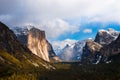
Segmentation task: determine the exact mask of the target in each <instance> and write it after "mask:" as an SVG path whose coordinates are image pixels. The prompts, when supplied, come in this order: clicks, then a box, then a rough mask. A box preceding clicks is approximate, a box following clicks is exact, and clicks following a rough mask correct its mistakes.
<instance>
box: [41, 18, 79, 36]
mask: <svg viewBox="0 0 120 80" xmlns="http://www.w3.org/2000/svg"><path fill="white" fill-rule="evenodd" d="M39 28H40V29H43V30H45V31H46V34H47V37H48V38H57V37H59V36H61V35H62V34H67V33H75V32H78V31H79V27H78V26H74V25H70V24H69V23H68V22H66V21H64V20H62V19H54V20H50V21H44V22H42V24H41V25H40V26H39Z"/></svg>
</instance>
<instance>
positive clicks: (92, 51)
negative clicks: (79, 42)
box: [81, 40, 102, 64]
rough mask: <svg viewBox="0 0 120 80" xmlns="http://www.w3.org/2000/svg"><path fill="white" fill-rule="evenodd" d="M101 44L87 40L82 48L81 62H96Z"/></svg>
mask: <svg viewBox="0 0 120 80" xmlns="http://www.w3.org/2000/svg"><path fill="white" fill-rule="evenodd" d="M101 48H102V46H101V45H100V44H98V43H96V42H94V41H92V40H87V41H86V44H85V46H84V48H83V53H82V60H81V62H82V64H92V63H98V60H99V55H100V53H99V52H100V49H101Z"/></svg>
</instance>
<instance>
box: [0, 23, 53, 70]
mask: <svg viewBox="0 0 120 80" xmlns="http://www.w3.org/2000/svg"><path fill="white" fill-rule="evenodd" d="M1 66H4V67H1ZM5 67H10V68H13V67H14V69H15V68H32V67H42V68H49V69H50V68H52V66H51V65H50V64H49V63H47V62H46V61H44V60H43V59H41V58H38V57H37V56H36V55H34V54H33V53H32V52H31V51H30V50H29V49H28V48H27V47H26V46H25V45H22V44H21V43H20V42H19V41H18V40H17V37H16V35H15V34H14V32H13V31H11V30H10V29H9V28H8V27H7V26H6V25H5V24H3V23H2V22H0V68H5ZM0 71H1V70H0Z"/></svg>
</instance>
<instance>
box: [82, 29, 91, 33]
mask: <svg viewBox="0 0 120 80" xmlns="http://www.w3.org/2000/svg"><path fill="white" fill-rule="evenodd" d="M83 33H92V29H85V30H84V31H83Z"/></svg>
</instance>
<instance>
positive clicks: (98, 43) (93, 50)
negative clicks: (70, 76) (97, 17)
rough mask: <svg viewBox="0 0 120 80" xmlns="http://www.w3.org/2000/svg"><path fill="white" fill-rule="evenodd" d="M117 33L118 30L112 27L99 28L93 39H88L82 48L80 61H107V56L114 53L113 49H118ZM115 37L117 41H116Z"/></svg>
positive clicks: (91, 62) (88, 62)
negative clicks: (106, 28)
mask: <svg viewBox="0 0 120 80" xmlns="http://www.w3.org/2000/svg"><path fill="white" fill-rule="evenodd" d="M118 35H119V32H118V31H115V30H113V29H108V30H99V31H98V33H97V35H96V37H95V40H94V41H91V40H88V41H87V42H86V45H85V47H84V48H83V55H82V63H83V64H98V63H101V62H102V63H103V62H105V63H108V62H109V60H108V58H109V57H110V55H111V54H115V53H116V52H113V50H118V47H117V46H113V45H118V44H119V42H118V38H117V37H118ZM116 39H117V42H116ZM112 48H113V49H112Z"/></svg>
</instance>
